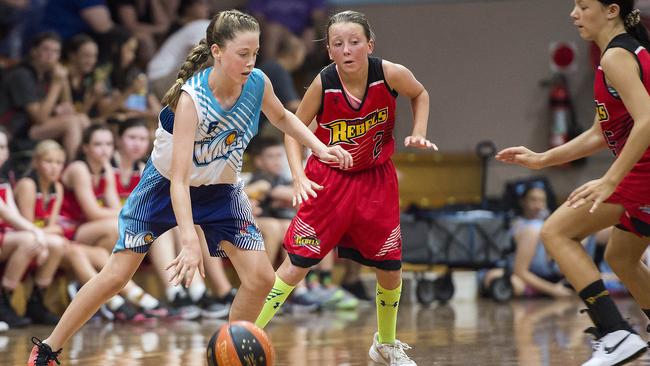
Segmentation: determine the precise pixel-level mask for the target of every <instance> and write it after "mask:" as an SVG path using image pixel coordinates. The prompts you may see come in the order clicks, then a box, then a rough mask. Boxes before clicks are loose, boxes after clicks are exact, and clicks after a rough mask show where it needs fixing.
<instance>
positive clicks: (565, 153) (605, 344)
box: [497, 0, 650, 366]
mask: <svg viewBox="0 0 650 366" xmlns="http://www.w3.org/2000/svg"><path fill="white" fill-rule="evenodd" d="M571 18H572V19H573V22H574V24H575V25H576V26H577V27H578V32H579V33H580V36H581V37H582V38H583V39H585V40H589V41H594V42H596V44H597V45H598V47H599V48H600V50H601V57H600V66H599V67H598V69H597V70H596V79H595V82H594V98H595V102H596V117H595V120H594V124H593V126H592V127H591V128H590V129H589V130H587V131H585V132H584V133H583V134H581V135H580V136H578V137H577V138H575V139H573V140H571V141H570V142H568V143H566V144H564V145H562V146H558V147H556V148H554V149H551V150H548V151H546V152H543V153H535V152H533V151H531V150H529V149H527V148H525V147H521V146H520V147H511V148H507V149H505V150H503V151H501V152H499V154H497V159H498V160H501V161H503V162H506V163H511V164H518V165H521V166H524V167H528V168H532V169H541V168H544V167H548V166H553V165H559V164H563V163H566V162H569V161H573V160H576V159H579V158H582V157H585V156H588V155H591V154H593V153H595V152H596V151H599V150H603V149H605V148H609V149H610V150H611V151H612V152H613V153H614V156H615V157H616V159H615V161H614V162H613V163H612V165H611V167H610V168H609V169H608V170H607V172H606V173H605V174H604V175H603V176H602V177H601V178H599V179H596V180H592V181H590V182H587V183H585V184H583V185H582V186H580V187H578V188H577V189H576V190H574V191H573V192H572V193H571V194H570V195H569V198H568V199H567V202H565V203H564V204H563V205H562V206H561V207H560V208H558V209H557V211H555V212H554V213H553V215H551V217H549V219H548V220H547V221H546V223H545V224H544V226H543V227H542V232H541V236H542V241H543V242H544V245H545V246H546V249H547V251H548V252H549V253H550V254H551V256H552V257H553V259H555V261H556V262H557V263H558V264H559V265H560V269H561V270H562V272H563V273H564V274H565V275H566V277H567V279H568V280H569V281H570V282H571V284H572V285H573V287H574V288H575V289H576V290H577V291H579V295H580V297H581V298H582V300H583V301H584V302H585V304H586V305H587V311H588V313H589V315H590V316H591V319H592V320H593V322H594V323H595V325H596V328H595V329H594V331H593V333H594V335H595V336H596V338H597V341H595V342H594V347H593V348H594V351H593V355H592V358H591V359H590V360H589V361H587V362H586V363H585V364H584V365H588V366H594V365H614V364H620V363H623V362H626V361H627V360H630V359H632V358H634V357H635V356H637V355H639V354H641V353H643V352H645V350H646V349H647V345H646V344H645V342H644V341H643V340H642V339H641V338H640V337H639V336H638V335H637V334H636V332H634V330H632V328H631V327H630V325H629V324H628V323H627V322H626V321H625V320H623V317H622V316H621V314H620V313H619V311H618V309H617V308H616V306H615V305H614V303H613V301H612V300H611V298H610V297H609V293H608V292H607V290H606V289H605V286H604V285H603V281H602V279H601V277H600V273H599V272H598V269H597V268H596V266H595V265H594V263H593V261H592V259H591V257H589V255H587V253H586V252H585V251H584V249H583V247H582V246H581V245H580V240H582V239H584V238H585V237H586V236H588V235H589V234H592V233H595V232H597V231H598V230H601V229H603V228H606V227H609V226H612V225H615V227H614V228H613V230H612V234H611V237H610V240H609V243H608V244H607V249H606V252H605V258H606V260H607V262H608V263H609V264H610V266H611V267H612V269H614V271H615V272H616V274H617V275H618V277H619V278H620V279H621V280H622V281H623V282H624V283H625V285H626V286H627V288H628V289H629V290H630V292H631V293H632V295H633V296H634V298H635V299H636V301H637V302H638V303H639V305H640V306H641V308H642V309H643V311H644V312H645V313H646V315H648V316H649V317H650V271H649V270H648V268H647V267H646V266H645V265H644V264H643V262H641V256H642V255H643V253H644V252H645V250H646V248H647V246H648V243H649V242H650V238H649V236H650V183H649V182H650V148H649V146H650V95H649V94H648V91H649V90H650V53H648V47H650V41H649V40H648V32H647V30H646V29H645V28H644V27H643V25H642V24H640V12H639V10H635V9H634V1H633V0H576V1H575V7H574V8H573V11H572V12H571Z"/></svg>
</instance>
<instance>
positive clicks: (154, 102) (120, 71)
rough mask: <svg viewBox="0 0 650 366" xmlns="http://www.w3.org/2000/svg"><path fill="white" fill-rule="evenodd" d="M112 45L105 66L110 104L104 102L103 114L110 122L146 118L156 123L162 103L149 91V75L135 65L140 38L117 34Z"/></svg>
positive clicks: (153, 123) (102, 106)
mask: <svg viewBox="0 0 650 366" xmlns="http://www.w3.org/2000/svg"><path fill="white" fill-rule="evenodd" d="M114 35H115V37H114V39H113V44H112V46H111V62H110V64H108V65H104V66H102V69H103V70H105V71H106V72H107V73H108V75H109V79H108V80H109V89H110V92H109V97H110V99H109V102H107V103H102V105H101V111H100V112H101V115H102V116H104V117H107V118H108V119H109V121H110V120H113V121H116V122H118V123H119V121H124V120H126V119H129V118H145V119H147V121H148V122H149V123H150V126H151V127H153V126H155V125H156V124H157V120H158V119H157V118H158V112H159V111H160V109H162V106H161V105H160V101H158V98H156V97H155V96H154V95H153V94H151V93H150V92H149V86H148V82H147V76H146V74H144V73H143V72H142V71H141V70H140V68H138V66H137V65H136V63H135V56H136V50H137V48H138V39H137V38H136V37H134V36H132V35H131V34H130V33H128V32H116V33H114Z"/></svg>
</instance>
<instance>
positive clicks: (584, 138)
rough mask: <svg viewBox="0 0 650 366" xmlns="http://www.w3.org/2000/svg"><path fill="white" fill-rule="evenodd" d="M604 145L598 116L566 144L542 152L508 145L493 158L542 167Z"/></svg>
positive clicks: (535, 167) (587, 153)
mask: <svg viewBox="0 0 650 366" xmlns="http://www.w3.org/2000/svg"><path fill="white" fill-rule="evenodd" d="M606 147H607V144H606V143H605V140H604V139H603V136H602V133H601V132H600V125H599V122H598V117H596V118H595V120H594V123H593V125H592V126H591V128H589V129H588V130H587V131H585V132H583V133H581V134H580V135H579V136H578V137H576V138H574V139H573V140H571V141H569V142H567V143H566V144H563V145H560V146H558V147H555V148H553V149H550V150H547V151H545V152H543V153H537V152H534V151H532V150H530V149H528V148H526V147H524V146H515V147H508V148H506V149H503V150H501V151H499V152H498V153H497V155H496V156H495V158H496V159H497V160H499V161H501V162H504V163H507V164H515V165H520V166H523V167H525V168H529V169H542V168H547V167H549V166H554V165H561V164H564V163H568V162H571V161H574V160H577V159H580V158H584V157H585V156H589V155H591V154H593V153H595V152H597V151H600V150H602V149H605V148H606Z"/></svg>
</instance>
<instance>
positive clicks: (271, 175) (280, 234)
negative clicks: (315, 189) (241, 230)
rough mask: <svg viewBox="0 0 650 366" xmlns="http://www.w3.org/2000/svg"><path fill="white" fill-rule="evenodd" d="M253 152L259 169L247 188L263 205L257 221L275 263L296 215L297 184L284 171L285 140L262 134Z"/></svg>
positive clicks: (260, 207)
mask: <svg viewBox="0 0 650 366" xmlns="http://www.w3.org/2000/svg"><path fill="white" fill-rule="evenodd" d="M251 152H252V154H253V163H254V165H255V170H254V171H253V175H252V177H251V179H250V181H249V183H248V184H247V185H246V187H245V188H244V191H245V192H246V194H247V195H248V196H249V197H250V199H251V200H253V201H256V204H257V205H258V206H259V212H258V213H257V215H256V219H255V221H256V222H257V225H258V226H259V228H260V231H261V232H262V236H263V237H264V244H265V245H266V251H267V254H268V256H269V259H270V260H271V263H274V262H275V260H276V259H277V257H278V253H279V251H280V248H281V247H282V241H283V240H284V234H285V233H286V232H287V229H288V227H289V224H290V223H291V218H293V216H294V215H295V214H296V211H295V209H294V208H293V207H292V202H291V198H292V195H293V185H292V183H291V181H289V180H287V179H286V178H284V176H283V174H282V173H283V169H284V164H283V163H284V161H285V160H286V156H285V152H284V145H283V144H282V143H280V142H279V141H278V140H275V139H273V138H266V137H259V138H257V139H256V140H255V141H254V143H253V146H252V148H251Z"/></svg>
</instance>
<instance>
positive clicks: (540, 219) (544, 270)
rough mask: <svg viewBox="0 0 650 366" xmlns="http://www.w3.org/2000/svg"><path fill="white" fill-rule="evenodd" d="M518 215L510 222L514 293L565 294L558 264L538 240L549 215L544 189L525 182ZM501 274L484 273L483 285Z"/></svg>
mask: <svg viewBox="0 0 650 366" xmlns="http://www.w3.org/2000/svg"><path fill="white" fill-rule="evenodd" d="M519 197H520V200H519V207H520V210H519V212H518V216H517V217H516V218H515V219H514V220H513V222H512V234H513V238H514V242H515V246H516V247H515V255H514V265H513V266H514V270H513V274H512V276H511V282H512V286H513V289H514V293H515V296H524V295H534V294H541V295H546V296H551V297H569V296H571V295H573V293H574V292H573V291H572V290H571V289H569V288H568V287H567V286H565V282H564V281H563V279H564V276H563V275H562V272H561V271H560V268H559V267H558V265H557V264H556V263H555V262H554V261H553V260H552V259H551V257H550V256H549V255H548V254H547V253H546V250H545V249H544V245H543V244H542V242H541V241H540V231H541V229H542V225H543V224H544V220H545V219H546V217H547V216H548V215H549V209H548V205H547V196H546V191H545V190H544V188H543V186H540V185H536V184H534V183H528V184H526V185H525V187H524V189H523V191H522V192H521V194H520V196H519ZM501 276H503V270H502V269H494V270H490V271H488V272H487V273H486V274H485V277H484V279H483V285H484V287H485V288H489V286H490V284H491V283H492V281H493V280H494V279H496V278H498V277H501Z"/></svg>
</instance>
